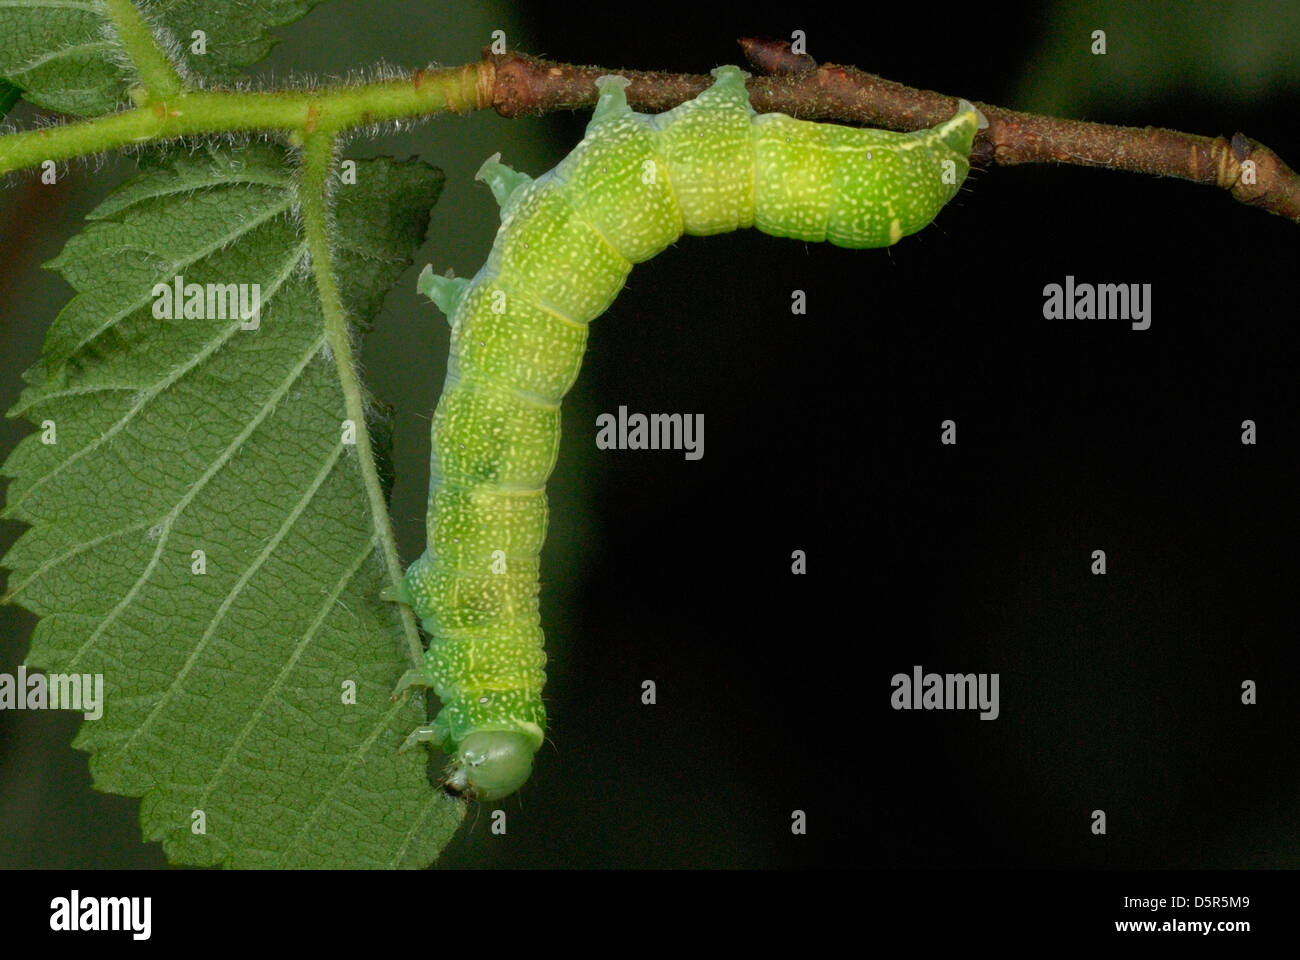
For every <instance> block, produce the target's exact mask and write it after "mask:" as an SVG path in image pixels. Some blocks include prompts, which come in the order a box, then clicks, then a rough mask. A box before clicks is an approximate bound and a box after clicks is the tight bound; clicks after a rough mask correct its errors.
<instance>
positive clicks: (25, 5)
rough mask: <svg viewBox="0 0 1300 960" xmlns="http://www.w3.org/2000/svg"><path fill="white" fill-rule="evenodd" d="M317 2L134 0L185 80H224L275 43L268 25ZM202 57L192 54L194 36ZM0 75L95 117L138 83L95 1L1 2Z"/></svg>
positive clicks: (44, 101) (55, 105)
mask: <svg viewBox="0 0 1300 960" xmlns="http://www.w3.org/2000/svg"><path fill="white" fill-rule="evenodd" d="M320 2H321V0H258V2H257V3H248V2H247V0H155V2H153V3H149V4H147V5H144V4H139V3H137V4H136V6H137V7H140V8H141V10H142V12H143V13H144V14H145V15H146V16H147V17H148V18H149V20H150V21H151V22H152V24H153V25H154V27H155V32H156V33H157V32H161V34H162V36H163V37H165V38H167V39H169V40H170V45H171V46H173V48H174V50H175V51H176V52H178V53H181V54H183V58H184V64H185V67H186V68H187V70H188V72H189V73H190V74H192V75H195V76H198V77H202V78H207V79H228V78H230V77H231V76H233V75H234V74H235V73H236V72H237V71H238V70H239V69H240V68H242V67H246V66H248V65H249V64H252V63H256V62H257V61H258V60H261V59H262V58H263V57H265V56H266V55H267V54H268V53H270V52H271V48H272V47H274V46H275V43H276V41H275V38H274V37H272V36H271V34H270V28H272V27H278V26H283V25H284V24H287V23H293V22H294V21H295V20H298V19H301V18H302V17H303V16H305V15H306V14H307V12H308V11H309V10H311V9H312V7H314V6H316V4H318V3H320ZM196 30H201V31H203V34H204V38H205V48H206V52H205V53H203V54H201V55H200V54H196V53H195V52H193V45H194V31H196ZM0 38H3V39H2V40H0V77H2V78H4V79H6V80H8V81H10V82H11V83H13V84H14V85H15V86H17V87H21V88H22V90H23V95H24V96H25V97H26V98H27V99H28V100H30V101H31V102H32V103H35V104H37V105H39V106H42V107H46V108H48V109H50V110H57V111H59V112H61V113H72V114H77V115H79V116H96V115H98V114H101V113H107V112H108V111H110V110H112V109H113V108H114V107H115V106H117V104H118V103H120V102H121V101H122V100H123V99H124V98H125V96H126V92H127V90H128V89H129V88H130V87H131V86H132V85H133V84H134V83H136V82H137V77H136V74H135V71H134V69H133V68H132V67H131V66H130V59H129V58H128V57H127V55H126V50H125V49H124V47H123V45H122V43H121V41H120V40H119V39H118V37H117V35H116V33H115V32H114V30H113V26H112V24H111V22H110V21H109V19H108V16H107V14H106V13H105V10H104V6H103V4H102V3H100V2H97V0H0Z"/></svg>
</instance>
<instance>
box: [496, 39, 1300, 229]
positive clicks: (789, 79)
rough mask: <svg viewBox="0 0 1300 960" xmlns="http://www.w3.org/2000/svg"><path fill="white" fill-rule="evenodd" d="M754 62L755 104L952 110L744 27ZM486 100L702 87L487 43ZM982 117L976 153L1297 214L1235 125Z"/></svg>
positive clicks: (913, 113)
mask: <svg viewBox="0 0 1300 960" xmlns="http://www.w3.org/2000/svg"><path fill="white" fill-rule="evenodd" d="M740 45H741V47H742V49H743V50H744V52H745V55H746V57H747V58H748V59H749V61H750V63H751V64H753V65H754V66H755V67H756V68H757V69H759V70H762V71H766V72H769V73H770V75H768V76H759V77H753V78H751V79H750V80H749V81H748V83H747V86H748V87H749V99H750V102H751V103H752V104H753V105H754V109H755V110H757V111H759V112H760V113H769V112H775V111H779V112H782V113H788V114H790V115H791V116H794V117H799V118H801V119H804V120H835V121H839V122H844V123H854V124H860V125H862V126H872V127H885V128H888V129H893V130H916V129H919V128H921V127H928V126H932V125H934V124H936V123H938V122H939V121H941V120H945V119H947V118H948V117H950V116H952V113H953V111H954V110H955V109H956V106H957V98H956V97H950V96H947V95H945V94H942V93H935V92H934V91H931V90H918V89H916V88H915V87H908V86H904V85H903V84H901V83H895V82H893V81H891V80H885V79H884V78H882V77H877V76H875V75H873V74H870V73H865V72H863V71H861V70H859V69H857V68H856V67H846V66H837V65H835V64H822V65H821V66H817V65H816V61H815V60H813V59H812V58H811V57H809V56H807V55H806V54H793V53H791V52H790V49H789V45H788V44H787V43H785V42H784V41H776V40H761V39H754V38H744V39H742V40H741V41H740ZM482 67H483V69H484V70H485V72H487V73H488V74H489V77H487V78H485V79H486V80H488V81H489V83H487V84H485V86H487V88H488V89H490V90H491V92H492V93H491V105H492V106H493V107H494V108H495V109H496V111H497V113H499V114H501V116H503V117H518V116H523V115H527V114H540V113H546V112H549V111H552V110H573V109H578V108H582V107H589V106H591V105H592V104H593V103H595V102H596V87H595V84H594V83H593V81H594V80H595V79H596V78H597V77H600V76H603V75H605V74H608V73H615V72H616V73H618V74H619V75H621V76H624V77H627V78H628V79H629V80H630V81H631V84H630V85H629V86H628V88H627V98H628V101H629V102H630V103H631V104H632V105H633V106H634V107H636V108H637V109H639V110H645V111H651V112H656V113H657V112H660V111H663V110H667V109H670V108H671V107H675V106H676V105H677V104H679V103H681V102H683V101H685V100H689V99H690V98H692V97H694V96H696V95H697V94H699V92H700V91H701V90H703V89H704V88H705V87H707V86H708V85H709V84H710V83H711V82H712V80H711V78H710V77H709V76H707V75H704V74H679V73H664V72H660V71H651V70H618V71H613V70H609V69H607V68H604V67H580V66H573V65H570V64H563V63H554V62H552V61H549V60H542V59H539V58H537V57H531V56H528V55H527V54H521V53H505V54H493V53H491V52H489V51H487V50H484V52H483V64H482ZM976 106H977V107H979V109H980V110H981V111H982V112H983V113H984V115H985V116H986V117H987V118H988V120H989V126H988V128H987V129H986V130H982V131H980V135H979V137H978V138H977V139H976V141H975V149H974V151H973V153H972V156H971V160H972V162H973V163H976V164H981V165H998V166H1014V165H1017V164H1022V163H1061V164H1070V165H1074V166H1085V167H1105V168H1107V169H1111V170H1128V171H1132V172H1134V173H1145V174H1151V175H1154V176H1161V177H1178V178H1180V179H1183V180H1191V181H1192V182H1194V183H1202V184H1206V185H1207V186H1216V187H1220V188H1222V189H1224V190H1227V191H1228V192H1229V193H1231V194H1232V196H1233V197H1234V198H1235V199H1237V200H1238V201H1240V202H1241V203H1244V204H1247V205H1249V206H1253V207H1258V208H1259V209H1261V210H1266V211H1268V212H1269V213H1273V214H1277V215H1278V216H1281V217H1286V218H1287V219H1288V220H1291V221H1293V222H1295V223H1300V177H1298V176H1297V175H1296V172H1295V171H1294V170H1292V169H1291V168H1290V167H1288V166H1287V165H1286V164H1285V163H1284V162H1283V161H1282V159H1281V158H1280V157H1279V156H1278V155H1277V154H1275V153H1274V152H1273V151H1272V150H1270V149H1269V148H1268V147H1266V146H1264V145H1263V144H1261V143H1256V142H1255V141H1254V140H1251V139H1249V138H1248V137H1246V136H1245V135H1244V134H1242V133H1235V134H1233V136H1232V137H1231V138H1229V137H1203V136H1198V135H1196V134H1191V133H1180V132H1179V131H1176V130H1164V129H1160V128H1157V127H1141V128H1138V127H1117V126H1110V125H1108V124H1102V123H1087V122H1085V121H1082V120H1062V119H1059V118H1056V117H1044V116H1039V115H1038V114H1032V113H1024V112H1021V111H1018V110H1005V109H1003V108H1001V107H997V106H993V105H991V104H985V103H976Z"/></svg>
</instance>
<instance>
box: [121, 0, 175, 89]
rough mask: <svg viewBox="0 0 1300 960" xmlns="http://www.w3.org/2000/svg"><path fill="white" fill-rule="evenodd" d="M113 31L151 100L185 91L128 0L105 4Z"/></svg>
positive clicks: (156, 42)
mask: <svg viewBox="0 0 1300 960" xmlns="http://www.w3.org/2000/svg"><path fill="white" fill-rule="evenodd" d="M104 7H105V8H106V9H107V12H108V18H109V19H110V20H111V21H112V22H113V29H114V30H116V31H117V36H118V38H119V39H120V40H121V41H122V45H123V46H124V47H126V53H127V56H129V57H130V58H131V63H133V64H134V65H135V72H136V73H138V74H139V75H140V82H141V83H143V84H144V88H145V90H146V91H148V93H149V97H150V99H152V100H169V99H171V98H172V97H174V96H176V95H177V94H178V93H180V92H181V90H182V89H183V88H184V86H185V85H184V84H183V83H181V78H180V74H178V73H177V72H176V68H175V67H174V66H173V65H172V62H171V60H170V59H168V57H167V54H166V53H165V52H163V49H162V47H161V46H160V45H159V44H158V38H157V37H155V36H154V33H153V30H152V29H151V28H150V27H149V24H148V23H147V22H146V21H145V19H144V17H143V16H142V15H141V14H140V11H139V10H137V9H136V6H135V4H134V3H132V2H131V0H104Z"/></svg>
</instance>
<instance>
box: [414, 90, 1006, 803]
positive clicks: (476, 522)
mask: <svg viewBox="0 0 1300 960" xmlns="http://www.w3.org/2000/svg"><path fill="white" fill-rule="evenodd" d="M713 74H714V78H715V80H714V83H713V85H712V86H711V87H709V89H707V90H705V91H704V92H703V93H701V94H700V95H699V96H698V97H696V98H695V99H694V100H691V101H689V102H687V103H683V104H682V105H681V106H679V107H676V108H675V109H673V110H669V111H667V112H666V113H661V114H658V115H654V116H650V115H645V114H639V113H634V112H633V111H632V110H631V108H629V106H628V103H627V97H626V95H625V92H624V87H626V86H627V83H628V81H627V80H626V79H624V78H622V77H618V76H606V77H601V78H600V79H599V80H597V81H596V84H597V86H598V87H599V89H600V98H599V102H598V103H597V104H596V109H595V112H594V114H593V115H592V118H591V121H590V123H589V124H588V125H587V131H586V137H585V138H584V139H583V141H582V142H581V143H580V144H578V146H577V147H575V148H574V150H573V152H571V153H570V154H569V155H568V156H567V157H565V158H564V160H562V161H561V162H560V164H559V165H558V166H557V167H556V168H555V169H554V170H551V171H550V172H548V173H546V174H544V175H543V176H541V177H539V178H538V179H536V180H533V179H531V178H530V177H528V176H526V175H524V174H520V173H516V172H514V171H513V170H510V169H509V168H508V167H505V166H503V165H502V164H501V163H499V162H498V158H499V155H498V156H497V157H493V158H491V159H490V160H488V161H487V162H486V163H485V164H484V165H483V167H482V169H481V170H480V171H479V174H478V177H479V179H482V180H486V181H487V183H488V185H489V186H490V187H491V189H492V193H493V195H494V196H495V197H496V199H497V201H498V202H499V203H500V204H501V227H500V229H499V230H498V231H497V236H496V241H495V243H494V244H493V246H492V252H491V254H490V255H489V256H488V259H487V262H486V263H485V264H484V265H483V267H482V268H481V269H480V270H479V271H478V273H477V274H475V276H474V278H473V279H471V280H464V279H454V278H451V277H440V276H435V275H434V274H433V272H432V269H431V268H429V267H426V268H425V271H424V273H422V274H421V276H420V281H419V289H420V290H421V291H422V292H424V293H426V294H427V295H428V296H429V297H430V298H431V299H432V300H433V301H434V302H435V303H436V304H437V305H438V307H439V308H441V310H442V311H443V312H444V313H445V314H446V315H447V317H448V319H449V321H450V322H451V353H450V357H449V359H448V361H447V379H446V383H445V385H444V387H443V391H442V397H441V398H440V399H439V401H438V406H437V410H436V411H435V413H434V417H433V427H432V434H433V453H432V458H431V461H432V462H431V474H432V478H431V480H430V484H429V517H428V538H429V539H428V547H427V548H426V550H425V552H424V553H423V554H422V555H421V556H420V558H419V559H418V560H416V561H415V562H414V563H413V564H411V566H410V568H409V569H408V570H407V572H406V577H405V579H404V580H403V583H402V586H401V589H400V590H399V599H400V600H401V601H402V602H404V603H407V604H409V605H410V606H411V607H412V608H413V609H414V611H415V613H416V615H417V616H419V617H420V618H421V620H422V622H423V624H424V628H425V630H426V631H427V632H428V634H429V636H430V637H431V642H430V644H429V649H428V652H427V654H426V657H425V662H424V664H423V666H422V668H421V669H420V670H413V671H411V672H409V673H408V674H407V675H406V676H405V677H404V678H403V680H402V682H401V684H400V685H399V687H398V691H399V692H400V691H401V690H403V689H405V688H406V687H409V686H422V687H433V689H434V690H435V692H436V693H437V694H438V696H439V698H440V699H441V701H442V704H443V707H442V710H441V711H440V712H439V713H438V715H437V717H436V718H435V719H434V721H433V723H432V725H430V726H426V727H421V728H419V729H418V730H416V731H415V732H414V733H412V734H411V736H410V738H408V740H407V745H408V746H409V745H411V744H413V743H415V742H418V741H433V742H435V743H437V744H439V745H440V746H442V747H443V748H444V749H447V750H448V751H449V752H451V753H452V754H453V757H452V760H451V763H450V765H449V767H448V769H447V772H446V775H445V779H444V781H443V782H444V786H445V787H446V789H448V790H450V791H452V792H454V793H458V794H460V795H462V796H465V797H467V798H469V799H477V800H495V799H497V798H500V797H503V796H506V795H507V794H510V793H513V792H514V791H515V790H517V789H518V788H519V787H520V786H521V785H522V784H523V783H524V781H525V780H527V779H528V776H529V774H530V773H531V771H532V762H533V754H534V753H535V752H536V751H537V749H538V748H539V747H540V746H541V744H542V739H543V735H544V731H545V728H546V711H545V708H544V707H543V705H542V698H541V694H542V685H543V684H544V683H545V681H546V674H545V673H544V671H543V667H544V666H545V663H546V655H545V653H544V652H543V649H542V628H541V618H540V615H539V613H538V573H539V554H540V551H541V546H542V541H543V539H544V538H545V535H546V521H547V508H546V493H545V486H546V480H547V478H548V477H549V476H550V473H551V469H552V468H553V467H554V465H555V460H556V454H557V451H558V448H559V442H560V400H561V398H562V397H563V396H564V394H565V392H566V391H568V389H569V387H570V386H571V385H572V384H573V381H574V379H575V378H576V377H577V375H578V367H579V365H580V364H581V362H582V354H583V350H584V348H585V346H586V340H587V324H588V323H590V321H592V320H593V319H595V318H596V317H598V316H600V314H601V313H603V312H604V311H605V310H606V308H608V307H609V305H610V304H611V303H612V302H613V300H614V297H615V296H617V294H618V292H619V290H621V289H622V287H623V283H624V281H625V280H626V278H627V275H628V271H629V270H631V268H632V264H634V263H639V262H641V261H642V260H648V259H649V258H650V257H653V256H654V255H655V254H657V253H658V252H659V251H661V250H663V249H664V248H665V247H667V246H668V245H669V244H671V243H673V242H674V241H676V240H677V238H678V237H680V236H681V235H682V234H683V233H689V234H696V235H707V234H714V233H722V232H724V231H728V230H737V229H739V228H741V227H751V226H753V227H757V228H758V229H759V230H761V231H763V232H764V233H768V234H771V235H773V236H778V237H793V238H795V239H799V240H809V241H829V242H831V243H833V244H837V245H839V246H842V247H855V248H863V247H886V246H889V245H891V244H893V243H896V242H897V241H898V240H899V239H900V238H902V237H905V236H907V235H908V234H911V233H915V232H916V231H918V230H920V229H921V228H922V227H924V226H925V225H926V224H928V223H929V222H930V221H931V220H933V219H934V217H935V215H936V214H937V213H938V212H939V209H940V208H941V207H943V205H944V204H946V203H947V202H948V201H949V200H951V199H952V197H953V196H954V195H955V194H956V193H957V190H958V188H959V187H960V186H961V183H962V181H963V180H965V178H966V174H967V173H968V172H969V169H970V168H969V163H968V159H967V158H968V157H969V155H970V151H971V144H972V141H973V140H974V137H975V134H976V130H977V128H978V127H979V126H981V125H983V118H982V117H981V116H980V114H979V112H978V111H977V110H975V108H974V107H972V106H970V104H968V103H965V102H964V101H963V102H962V103H961V105H960V106H959V108H958V111H957V113H956V114H955V115H954V116H953V117H952V119H950V120H948V121H946V122H944V123H942V124H940V125H938V126H936V127H933V128H931V129H928V130H918V131H916V132H913V133H905V134H904V133H894V132H890V131H885V130H864V129H855V128H851V127H844V126H838V125H835V124H824V123H810V122H807V121H802V120H795V119H793V118H791V117H788V116H786V115H784V114H779V113H768V114H762V115H758V114H756V113H755V112H754V110H753V108H752V107H751V106H750V104H749V95H748V93H747V92H746V90H745V77H746V74H745V73H744V72H743V71H742V70H741V69H740V68H739V67H734V66H727V67H719V68H717V69H716V70H714V71H713Z"/></svg>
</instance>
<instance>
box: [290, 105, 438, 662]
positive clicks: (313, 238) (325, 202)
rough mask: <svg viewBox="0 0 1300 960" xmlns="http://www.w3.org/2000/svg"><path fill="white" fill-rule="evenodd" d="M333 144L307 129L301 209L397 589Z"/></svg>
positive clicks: (414, 647) (412, 635)
mask: <svg viewBox="0 0 1300 960" xmlns="http://www.w3.org/2000/svg"><path fill="white" fill-rule="evenodd" d="M334 144H335V136H334V135H333V134H332V133H327V132H324V131H319V130H318V131H316V132H315V133H311V134H308V135H307V137H306V138H305V139H304V142H303V159H302V168H301V170H300V177H299V180H298V202H299V205H300V209H301V211H302V223H303V231H304V233H305V234H306V238H307V251H308V253H309V255H310V256H311V270H312V276H313V277H314V278H315V280H316V290H317V292H318V294H319V296H320V305H321V312H322V313H323V314H324V317H325V339H326V342H328V343H329V346H330V350H331V351H332V352H333V354H334V363H335V366H336V367H337V369H338V374H339V383H340V384H341V386H342V388H343V402H344V408H345V410H346V411H347V416H348V419H349V420H351V421H352V423H353V426H354V427H355V429H356V440H357V442H356V454H357V463H358V466H359V467H360V468H361V476H362V479H363V480H364V482H365V487H366V498H367V500H369V502H370V515H371V519H372V522H373V524H374V528H375V537H376V539H377V540H378V541H379V545H380V547H381V548H382V551H383V555H384V564H385V566H387V567H388V574H389V578H390V580H391V581H392V583H393V586H394V588H396V587H397V585H398V584H399V583H400V582H401V580H402V562H401V560H400V559H399V557H398V554H397V541H396V540H395V539H394V537H393V527H392V523H391V522H390V520H389V516H388V504H387V503H386V502H385V501H384V490H383V486H382V485H381V484H380V482H379V473H378V472H377V471H376V470H375V457H374V451H373V450H372V449H371V446H370V431H369V430H367V429H366V411H365V399H364V397H363V395H362V390H361V380H360V378H359V377H358V375H357V368H356V363H355V362H354V360H353V357H352V341H351V338H350V337H349V336H348V320H347V312H346V311H345V309H344V307H343V298H342V296H340V294H339V285H338V279H337V277H335V275H334V265H333V261H332V258H331V254H330V242H329V183H330V175H331V171H332V169H333V164H334ZM397 609H398V611H399V614H400V616H401V618H402V632H403V633H404V634H405V636H406V644H407V648H408V650H409V652H410V655H411V661H412V663H414V664H415V665H416V666H419V664H420V663H421V662H422V660H423V657H424V649H423V647H422V646H421V644H420V633H419V630H418V628H417V627H416V624H415V615H414V614H413V613H412V612H411V608H410V607H408V606H407V605H406V604H404V603H403V604H398V605H397Z"/></svg>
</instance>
